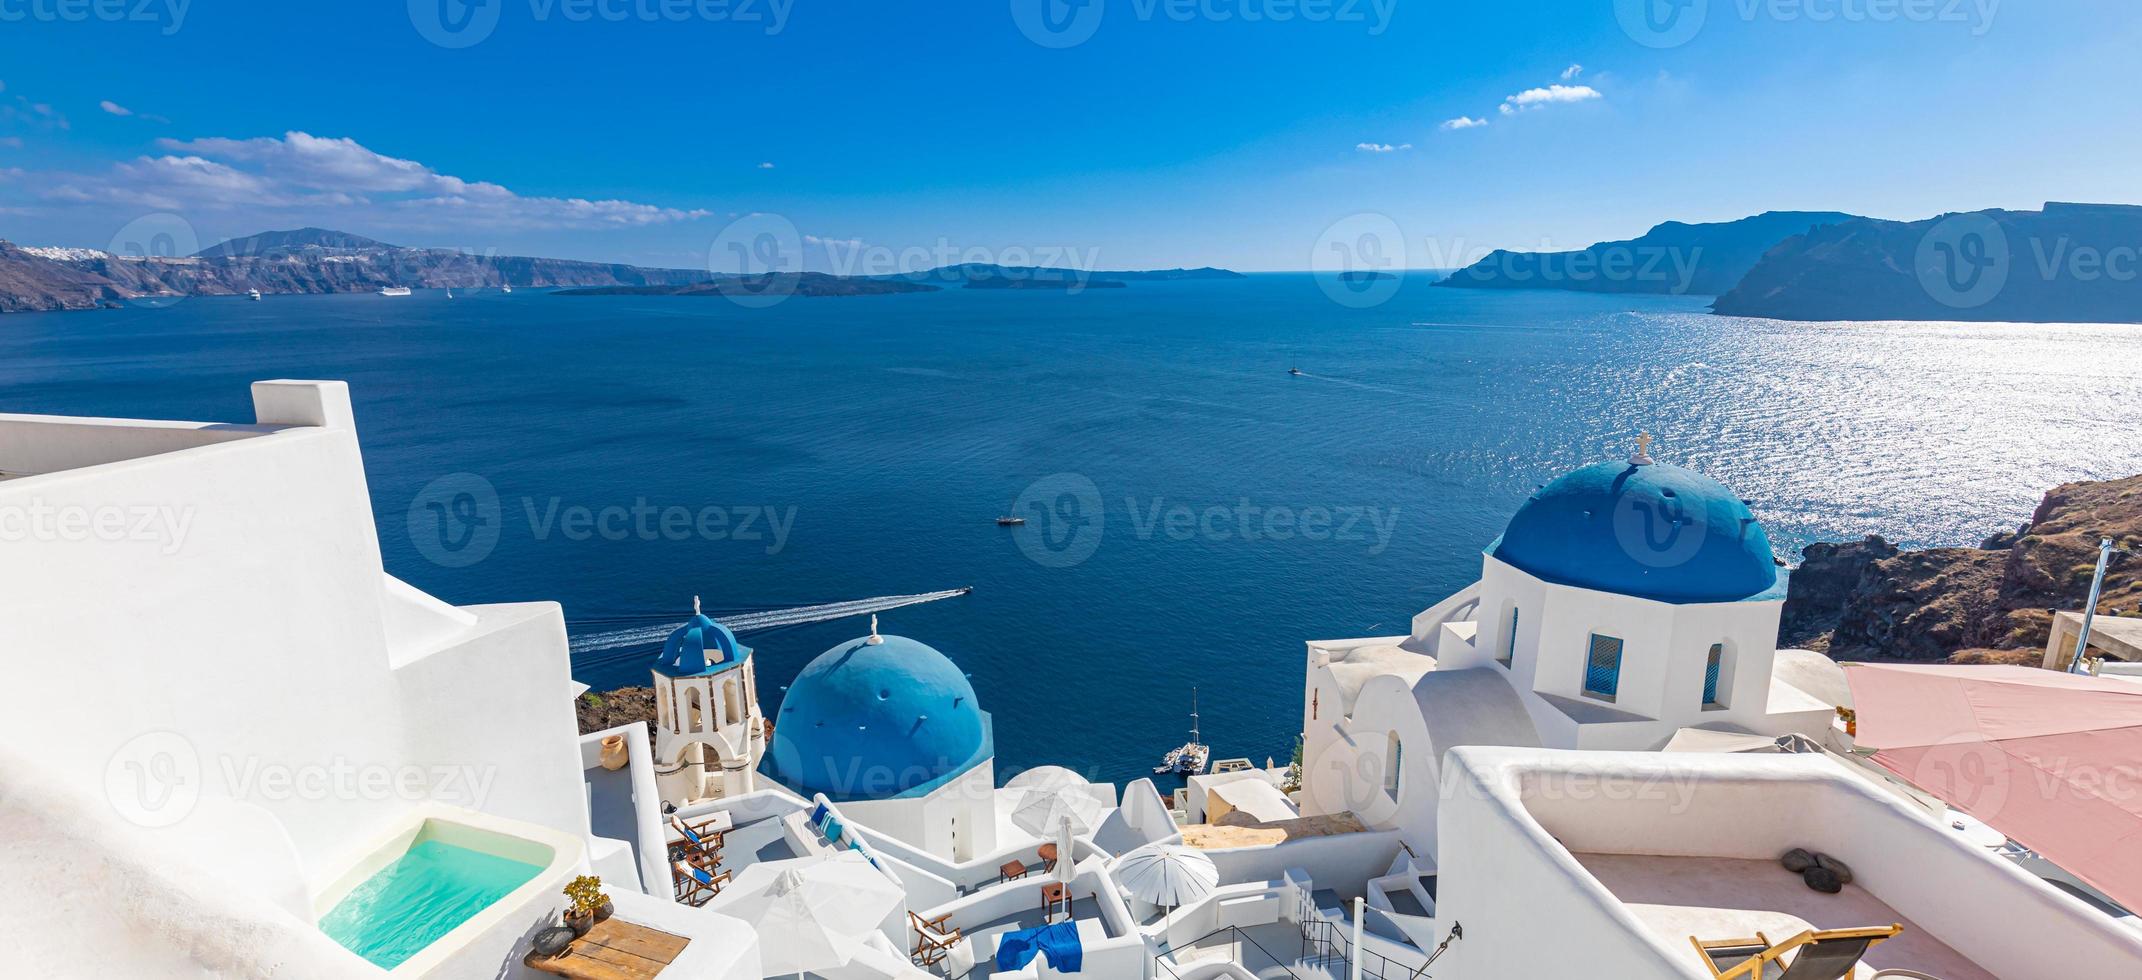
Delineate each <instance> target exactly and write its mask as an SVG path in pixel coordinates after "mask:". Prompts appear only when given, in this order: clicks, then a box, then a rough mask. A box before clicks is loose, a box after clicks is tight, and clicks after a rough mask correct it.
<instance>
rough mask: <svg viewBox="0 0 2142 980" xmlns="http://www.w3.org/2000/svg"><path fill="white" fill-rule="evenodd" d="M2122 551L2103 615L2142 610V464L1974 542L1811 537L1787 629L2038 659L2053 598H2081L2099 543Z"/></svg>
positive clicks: (1895, 645) (1902, 649) (1901, 655)
mask: <svg viewBox="0 0 2142 980" xmlns="http://www.w3.org/2000/svg"><path fill="white" fill-rule="evenodd" d="M2106 536H2109V537H2111V538H2112V539H2113V541H2114V543H2115V546H2116V547H2117V548H2119V549H2121V550H2122V551H2125V552H2127V553H2128V554H2127V555H2121V554H2119V553H2118V552H2115V554H2114V558H2113V562H2112V564H2111V566H2110V568H2109V569H2108V571H2107V572H2106V576H2105V588H2104V593H2103V595H2102V596H2101V597H2100V599H2099V602H2098V613H2099V614H2100V615H2114V614H2117V615H2122V616H2135V615H2142V476H2133V477H2128V478H2126V479H2124V480H2110V481H2105V482H2099V483H2070V484H2065V485H2063V486H2060V487H2057V488H2055V489H2054V490H2053V491H2052V492H2051V493H2048V494H2046V496H2045V499H2044V501H2042V502H2041V503H2039V505H2038V509H2037V511H2036V512H2035V513H2033V514H2032V515H2031V518H2030V520H2029V521H2028V522H2026V523H2024V524H2023V525H2022V526H2021V527H2020V528H2018V529H2016V530H2015V531H2012V532H2008V533H2003V534H1996V535H1994V536H1993V537H1991V538H1988V539H1987V540H1986V541H1985V542H1984V543H1983V544H1982V545H1980V546H1979V547H1976V548H1933V549H1928V550H1924V551H1902V550H1899V549H1898V548H1897V547H1896V546H1894V545H1891V544H1890V543H1889V542H1887V541H1885V540H1883V539H1882V538H1880V537H1878V536H1870V537H1868V538H1867V539H1866V540H1863V541H1854V542H1848V543H1843V544H1829V543H1821V544H1811V545H1808V546H1807V548H1806V549H1804V550H1803V552H1802V556H1803V559H1804V560H1803V561H1802V563H1801V565H1800V567H1799V568H1798V569H1797V570H1795V571H1794V572H1793V574H1792V580H1791V584H1790V589H1789V592H1788V594H1787V595H1786V598H1785V616H1784V621H1783V623H1782V625H1781V626H1780V629H1779V634H1780V636H1779V638H1780V640H1781V641H1782V642H1783V643H1785V644H1787V645H1792V646H1806V647H1809V648H1812V649H1818V650H1823V649H1826V650H1828V652H1829V654H1830V655H1831V656H1832V657H1835V658H1837V659H1840V660H1872V659H1881V660H1947V659H1951V658H1957V659H1961V660H1965V661H1982V660H2010V661H2019V662H2029V663H2035V662H2037V654H2038V652H2040V651H2042V650H2043V649H2044V647H2045V641H2046V635H2047V631H2048V629H2049V628H2050V625H2051V616H2050V615H2049V613H2048V612H2047V610H2050V609H2080V608H2082V605H2083V602H2084V601H2085V600H2086V599H2087V597H2088V594H2089V589H2090V577H2091V574H2092V573H2093V571H2094V570H2095V568H2096V564H2097V543H2098V539H2099V538H2100V537H2106Z"/></svg>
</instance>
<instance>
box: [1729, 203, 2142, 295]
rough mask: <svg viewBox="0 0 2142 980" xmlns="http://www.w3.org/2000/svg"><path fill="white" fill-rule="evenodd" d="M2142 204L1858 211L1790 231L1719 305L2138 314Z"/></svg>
mask: <svg viewBox="0 0 2142 980" xmlns="http://www.w3.org/2000/svg"><path fill="white" fill-rule="evenodd" d="M2138 248H2142V208H2138V207H2128V206H2124V205H2111V204H2058V203H2054V204H2047V205H2046V206H2045V210H2043V211H1977V212H1970V213H1964V214H1952V215H1944V216H1942V217H1939V218H1930V219H1928V220H1925V221H1910V222H1905V221H1877V220H1874V219H1871V218H1861V219H1857V220H1854V221H1848V222H1844V223H1842V224H1835V225H1829V226H1825V227H1821V228H1816V229H1814V230H1812V231H1810V232H1808V233H1807V234H1804V235H1799V236H1796V237H1794V238H1791V239H1788V240H1786V241H1785V242H1783V243H1781V244H1779V245H1778V246H1777V247H1776V248H1774V249H1772V250H1771V251H1770V252H1769V253H1768V254H1766V255H1764V256H1763V258H1762V261H1761V262H1758V263H1756V265H1755V267H1754V268H1752V269H1749V270H1748V274H1747V275H1746V276H1745V277H1744V278H1742V279H1741V281H1740V283H1739V285H1737V286H1735V287H1733V288H1732V289H1731V290H1729V291H1727V292H1726V293H1724V294H1723V295H1720V296H1719V297H1718V302H1717V303H1716V304H1715V305H1714V306H1713V307H1712V310H1713V311H1714V312H1717V313H1721V314H1725V315H1729V316H1754V317H1767V318H1770V319H1777V320H1973V321H2001V322H2020V323H2142V251H2138Z"/></svg>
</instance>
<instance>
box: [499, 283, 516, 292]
mask: <svg viewBox="0 0 2142 980" xmlns="http://www.w3.org/2000/svg"><path fill="white" fill-rule="evenodd" d="M498 291H499V292H502V293H510V292H512V291H513V284H512V283H510V282H502V283H499V284H498Z"/></svg>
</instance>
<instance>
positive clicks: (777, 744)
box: [0, 290, 2142, 980]
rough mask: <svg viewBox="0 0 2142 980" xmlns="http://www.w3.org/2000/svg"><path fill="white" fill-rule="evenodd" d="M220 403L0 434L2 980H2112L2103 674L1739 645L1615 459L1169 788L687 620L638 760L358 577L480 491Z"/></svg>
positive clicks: (469, 632)
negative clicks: (394, 491) (771, 706)
mask: <svg viewBox="0 0 2142 980" xmlns="http://www.w3.org/2000/svg"><path fill="white" fill-rule="evenodd" d="M403 292H406V290H403ZM251 403H252V413H251V414H252V417H251V418H245V419H223V420H214V421H165V420H133V419H108V418H69V417H56V416H42V415H0V473H4V474H5V477H4V478H0V531H4V532H6V541H7V544H6V552H5V553H6V556H7V558H8V560H7V561H5V562H0V650H8V651H16V652H18V655H17V656H15V657H14V658H13V659H11V661H10V664H11V666H12V668H13V669H14V671H15V673H16V677H15V681H16V686H17V696H15V697H13V698H11V699H10V701H9V704H8V708H7V710H6V711H4V712H0V832H4V836H5V840H6V846H5V847H4V848H0V881H4V882H5V883H6V887H5V888H0V922H4V923H5V924H6V926H7V928H8V934H9V941H8V943H7V945H6V952H5V953H4V954H0V955H4V962H5V964H6V965H5V967H4V968H0V974H6V975H9V976H25V977H29V976H35V977H92V976H95V977H155V978H162V977H210V976H213V977H241V978H279V980H322V978H345V977H347V978H367V977H370V978H378V977H392V978H417V977H423V978H439V980H492V978H500V977H509V978H521V977H544V976H566V977H640V978H647V977H660V978H670V980H758V978H764V977H819V978H826V980H876V978H910V980H927V978H932V977H941V978H959V977H974V978H982V977H1014V978H1036V980H1039V978H1043V977H1057V976H1060V975H1080V976H1090V977H1096V978H1107V980H1148V978H1171V980H1215V978H1225V980H1273V978H1295V980H1342V978H1345V980H1353V978H1363V977H1367V978H1376V980H1400V978H1407V980H1414V978H1426V977H1433V978H1437V980H1514V978H1535V977H1539V978H1544V977H1581V978H1601V980H1684V978H1685V980H1718V978H1721V977H1725V978H1732V980H1742V978H1748V980H1762V978H1775V977H1779V976H1783V977H1786V978H1788V980H1803V978H1827V980H1841V978H1846V977H1851V978H1857V980H1874V978H1894V980H1908V978H1919V980H1923V978H1929V977H1932V978H1939V980H1988V978H2002V980H2052V978H2059V980H2133V978H2134V977H2137V976H2142V928H2138V927H2137V925H2136V922H2135V919H2134V917H2133V916H2132V915H2131V914H2130V913H2129V912H2128V911H2127V910H2128V909H2130V908H2134V907H2136V906H2137V904H2138V903H2142V862H2138V861H2137V860H2136V859H2135V858H2134V856H2133V855H2134V852H2135V849H2134V848H2133V847H2132V846H2131V843H2130V842H2131V840H2132V839H2133V837H2134V834H2135V833H2136V832H2137V831H2138V830H2142V815H2138V813H2137V811H2136V809H2135V808H2134V807H2133V806H2132V803H2131V800H2129V801H2127V802H2123V797H2121V795H2120V793H2119V791H2118V787H2119V786H2122V785H2127V786H2131V785H2132V783H2131V782H2125V783H2123V782H2122V780H2121V778H2120V777H2122V776H2123V775H2125V774H2127V771H2126V770H2125V769H2122V768H2121V767H2122V766H2126V767H2131V766H2132V765H2133V762H2132V760H2131V758H2129V759H2128V761H2126V762H2122V761H2120V757H2119V755H2118V753H2114V754H2112V755H2110V756H2107V755H2105V754H2104V746H2106V745H2119V744H2124V743H2121V742H2119V741H2118V736H2116V735H2106V736H2103V737H2095V736H2093V735H2092V733H2093V732H2095V731H2098V730H2105V731H2132V730H2134V726H2135V724H2136V722H2137V715H2136V711H2137V710H2138V709H2137V705H2138V704H2142V680H2138V679H2137V678H2136V677H2135V676H2134V673H2133V671H2132V670H2131V669H2130V668H2129V665H2126V664H2123V663H2120V662H2119V661H2118V658H2117V657H2115V656H2113V655H2111V654H2110V653H2107V654H2106V656H2105V657H2104V658H2099V657H2097V656H2096V655H2095V653H2093V652H2092V651H2089V650H2086V651H2085V653H2086V654H2088V656H2086V658H2085V659H2084V660H2082V661H2080V662H2077V663H2074V664H2067V663H2065V662H2062V661H2060V659H2059V656H2058V654H2059V651H2057V650H2050V651H2049V655H2048V656H2049V665H2050V666H2054V667H2064V666H2065V667H2072V668H2073V669H2069V670H2039V669H2037V668H2022V667H1984V668H1974V667H1947V666H1910V667H1895V666H1887V667H1877V666H1857V667H1851V668H1844V667H1840V666H1838V665H1837V664H1835V663H1833V662H1831V661H1830V660H1829V659H1828V658H1826V657H1824V656H1821V655H1819V654H1815V653H1810V652H1808V651H1804V650H1792V649H1779V648H1778V645H1777V634H1778V621H1779V616H1780V611H1781V608H1782V604H1783V595H1784V587H1785V573H1784V572H1783V571H1782V570H1781V569H1780V568H1779V567H1778V566H1777V565H1776V563H1775V562H1774V561H1773V559H1772V550H1771V546H1770V543H1769V540H1768V538H1767V536H1766V535H1765V533H1764V531H1763V528H1762V525H1761V522H1760V521H1759V520H1757V519H1756V517H1755V516H1754V515H1753V514H1751V513H1750V512H1749V511H1748V509H1747V507H1746V505H1745V504H1744V503H1742V502H1741V500H1740V498H1739V497H1738V496H1737V495H1735V494H1734V493H1733V492H1732V491H1731V490H1729V489H1728V488H1726V487H1724V486H1721V485H1720V484H1719V483H1717V482H1716V481H1714V480H1712V479H1710V478H1708V477H1706V476H1704V475H1703V474H1701V473H1698V472H1696V471H1694V470H1692V469H1688V468H1684V467H1680V466H1676V465H1673V464H1672V463H1671V462H1669V461H1665V460H1662V459H1656V458H1654V456H1653V453H1652V452H1651V449H1650V447H1649V446H1648V445H1639V446H1638V447H1637V449H1636V451H1635V452H1634V453H1633V454H1631V455H1630V456H1629V457H1628V458H1626V459H1621V458H1615V459H1606V460H1601V461H1598V462H1596V463H1594V464H1592V465H1589V466H1585V467H1582V468H1579V469H1577V470H1574V471H1572V472H1570V473H1568V474H1566V475H1564V476H1562V477H1560V478H1559V479H1557V480H1555V481H1554V482H1552V483H1549V484H1547V485H1546V486H1544V487H1542V488H1541V489H1540V490H1539V491H1538V492H1537V493H1535V494H1534V495H1533V496H1532V498H1531V499H1530V500H1528V501H1527V502H1525V503H1524V504H1523V505H1522V506H1521V507H1519V508H1518V509H1517V510H1516V511H1515V512H1514V513H1512V514H1511V515H1509V516H1508V519H1507V525H1506V527H1505V528H1504V530H1503V533H1502V534H1501V535H1500V536H1499V537H1497V538H1495V539H1494V540H1492V541H1486V542H1481V544H1482V546H1483V550H1482V551H1481V552H1480V553H1479V555H1478V560H1479V562H1480V572H1479V575H1478V578H1477V581H1475V582H1473V583H1472V584H1471V585H1468V586H1467V587H1465V588H1464V589H1462V590H1460V591H1458V592H1457V593H1456V594H1453V595H1451V596H1448V597H1446V598H1443V599H1441V600H1440V601H1438V602H1436V603H1435V604H1433V605H1431V606H1430V607H1429V608H1427V609H1425V610H1422V611H1420V612H1419V613H1418V614H1417V615H1415V616H1414V617H1413V618H1412V620H1411V623H1410V627H1409V628H1408V629H1407V630H1406V631H1405V632H1404V633H1402V634H1396V635H1387V636H1371V637H1353V638H1340V639H1314V638H1308V637H1302V638H1298V642H1300V643H1301V646H1300V647H1299V650H1300V655H1301V659H1300V661H1299V672H1298V673H1296V672H1295V671H1293V670H1291V669H1290V670H1286V671H1281V672H1277V673H1274V674H1272V675H1270V676H1265V677H1261V678H1257V679H1255V680H1250V681H1244V682H1252V683H1270V684H1284V685H1287V686H1288V688H1289V689H1292V688H1293V687H1294V686H1296V685H1299V694H1300V717H1299V727H1298V729H1297V730H1296V731H1293V732H1289V731H1278V732H1273V733H1272V738H1273V741H1274V742H1275V743H1276V744H1280V745H1284V744H1285V743H1286V741H1288V740H1290V738H1291V737H1294V736H1297V735H1298V737H1299V738H1300V740H1301V746H1302V752H1301V757H1300V761H1299V762H1298V763H1296V764H1290V765H1279V764H1274V763H1272V762H1270V761H1269V760H1267V761H1266V762H1265V763H1264V764H1261V765H1260V764H1256V763H1253V762H1251V761H1250V760H1249V759H1248V758H1228V757H1225V756H1226V755H1227V751H1226V750H1228V749H1229V748H1235V750H1236V751H1238V752H1242V751H1243V750H1242V749H1241V748H1239V747H1229V746H1217V747H1216V748H1217V749H1219V750H1220V752H1219V754H1220V755H1221V756H1223V757H1221V758H1217V759H1215V760H1214V761H1213V764H1212V766H1211V769H1210V771H1209V772H1202V773H1199V774H1196V775H1190V776H1188V777H1186V778H1185V779H1184V780H1183V783H1184V785H1182V786H1180V787H1177V788H1174V789H1172V790H1171V791H1169V792H1167V793H1165V794H1163V793H1162V792H1161V791H1160V790H1159V789H1158V788H1156V786H1155V785H1154V783H1153V782H1152V781H1151V780H1150V779H1137V780H1133V781H1131V782H1128V783H1125V784H1121V785H1115V784H1108V783H1096V782H1091V781H1089V780H1088V779H1086V778H1084V777H1082V776H1081V775H1079V774H1078V773H1076V772H1074V771H1073V770H1072V769H1071V768H1068V767H1054V766H1044V767H1040V768H1034V769H1025V770H1022V771H1016V772H1015V771H1011V770H1010V769H1009V768H1005V767H1000V766H999V765H998V763H997V759H996V752H995V746H996V739H995V723H996V718H997V717H998V714H997V713H1001V712H1007V711H1009V712H1038V711H1040V710H1041V709H1040V708H1039V707H1038V706H1036V705H1033V704H1025V705H1021V704H1007V703H1002V702H999V703H994V704H988V705H985V704H984V703H983V701H982V700H981V699H980V698H979V697H978V696H977V692H976V691H975V689H974V687H973V686H972V684H971V683H970V682H969V681H968V679H967V676H966V674H965V673H964V672H963V671H962V670H961V669H960V667H959V665H958V664H956V663H954V662H953V661H952V659H951V658H949V657H947V656H946V655H945V654H944V653H942V652H940V651H938V650H937V649H935V648H934V647H932V646H931V645H930V643H929V642H928V639H927V638H926V637H915V636H908V635H904V634H902V633H901V632H900V631H899V630H898V629H897V628H895V627H896V626H897V624H894V623H887V624H880V623H878V622H876V621H875V620H873V621H871V622H870V623H868V624H867V625H866V624H864V623H862V622H860V621H857V622H856V623H855V626H854V629H853V631H852V633H851V638H849V639H846V640H843V641H841V642H840V643H837V644H835V645H833V646H832V647H831V648H830V649H827V650H826V651H825V652H824V653H822V654H820V655H818V656H817V657H816V658H815V659H812V660H810V661H809V662H808V663H807V664H805V665H804V666H803V667H802V669H801V671H800V672H799V673H797V674H796V675H795V676H794V678H793V679H792V680H790V679H788V678H786V677H784V676H761V675H760V673H759V671H760V670H761V669H762V667H764V665H763V664H762V663H761V662H760V658H759V657H757V656H755V654H754V651H753V649H752V648H751V647H750V646H748V645H746V644H744V643H743V642H741V641H740V640H739V639H738V637H737V635H736V633H735V632H734V631H732V630H731V629H730V628H728V627H727V626H725V625H724V624H723V623H721V622H719V621H718V620H716V619H714V618H712V617H710V616H707V615H705V614H704V613H703V612H701V611H700V609H699V607H698V605H697V603H696V602H693V601H688V597H677V598H676V599H674V600H672V601H676V603H677V606H678V613H677V617H678V620H679V622H678V623H677V624H676V625H675V626H674V627H673V628H671V629H670V631H669V632H668V633H667V635H666V636H665V637H662V640H661V648H660V650H659V652H656V653H652V654H650V655H649V656H648V657H647V660H646V662H645V664H644V670H645V671H646V677H647V683H648V684H649V685H650V686H651V689H652V692H653V697H652V701H653V706H652V709H651V711H650V714H649V717H647V718H646V719H645V720H642V721H635V722H632V723H630V724H626V725H623V726H621V727H618V728H614V729H609V730H605V731H596V732H589V733H584V734H583V733H581V732H580V731H579V730H578V726H577V724H576V719H575V712H574V701H575V699H577V698H580V697H581V696H582V695H584V694H585V693H587V692H586V690H585V688H583V687H581V686H580V685H578V684H576V683H574V681H573V679H572V676H571V672H570V664H569V659H568V651H569V646H568V641H567V636H566V629H565V617H564V610H563V609H562V608H561V607H560V606H559V605H558V604H557V603H556V602H553V601H547V600H545V599H544V597H541V596H530V597H527V598H526V601H519V602H503V603H487V604H480V605H467V606H460V605H454V604H451V603H448V602H446V601H443V600H441V599H439V598H437V597H434V596H432V595H429V594H427V593H425V592H424V591H422V590H420V589H419V588H417V587H415V586H413V585H411V584H410V583H408V582H404V581H402V580H400V579H398V578H396V577H394V576H393V575H391V574H389V572H388V571H387V569H386V566H385V565H384V563H383V561H382V558H381V549H380V540H381V537H382V535H384V534H388V533H396V534H400V533H405V531H406V533H410V534H412V536H415V537H418V539H419V540H435V541H436V542H438V543H439V546H440V547H442V548H446V549H448V550H455V549H457V548H460V547H467V546H469V541H470V540H471V539H472V538H473V537H476V536H480V535H483V534H485V533H495V532H496V526H495V524H494V525H486V524H484V523H483V521H482V519H481V516H482V513H483V508H482V506H481V501H480V500H476V499H474V498H476V497H479V496H480V493H479V491H480V488H477V487H455V486H445V487H435V488H432V489H430V490H427V491H426V495H427V499H424V500H420V501H418V504H417V505H416V506H412V507H411V508H409V510H408V517H407V521H408V525H409V526H408V528H406V529H405V528H403V527H402V526H401V524H402V522H403V518H402V517H401V516H400V514H399V513H397V514H396V516H395V519H394V523H395V526H394V527H393V528H385V527H381V526H378V525H376V524H375V519H374V508H373V495H372V488H371V487H370V486H369V484H368V483H367V479H366V470H365V465H364V458H363V449H362V443H361V440H360V438H359V432H360V420H359V419H358V417H357V415H356V413H355V411H354V410H353V408H352V401H351V397H350V392H349V390H348V388H347V387H346V386H345V385H344V384H342V383H339V382H332V381H299V380H277V381H262V382H258V383H256V384H254V385H253V386H252V389H251ZM1659 455H1661V456H1663V455H1665V454H1663V453H1661V454H1659ZM434 497H435V498H436V499H429V498H434ZM433 505H436V506H433ZM472 515H473V519H472ZM448 522H458V523H455V524H453V525H452V526H449V525H448ZM487 528H488V531H487ZM427 535H428V536H429V537H424V536H427ZM2098 652H2103V651H2098ZM1222 655H1223V654H1222V652H1221V651H1217V650H1216V651H1215V653H1214V656H1215V657H1216V658H1217V657H1219V656H1222ZM784 673H785V670H784ZM784 680H786V681H787V682H788V683H787V684H786V689H785V693H783V694H782V695H781V696H780V709H779V712H778V714H777V715H776V714H768V713H766V712H765V711H763V710H762V709H761V707H760V698H761V696H762V695H766V694H770V693H772V692H774V691H777V690H780V688H779V687H778V686H777V685H780V684H781V682H782V681H784ZM1971 708H1976V709H1978V710H1970V709H1971ZM1036 723H1038V724H1046V721H1045V720H1037V721H1036ZM1243 727H1245V726H1240V725H1237V726H1230V727H1229V730H1236V731H1239V730H1241V729H1242V728H1243ZM1286 727H1290V728H1291V727H1294V726H1293V725H1291V724H1289V725H1288V726H1286ZM2032 740H2037V741H2036V742H2035V743H2032ZM2018 744H2022V745H2023V747H2022V748H2015V747H2014V746H2016V745H2018ZM2029 744H2038V745H2040V746H2052V747H2053V748H2052V749H2051V750H2047V751H2039V752H2035V753H2034V752H2032V751H2030V750H2029V748H2028V746H2029ZM2002 746H2010V748H2009V749H2007V750H2003V749H2002V748H2001V747H2002ZM1245 754H1247V753H1245ZM1067 761H1068V760H1067ZM2062 767H2065V768H2062ZM2092 767H2097V768H2095V769H2093V768H2092ZM2093 771H2094V772H2095V773H2096V775H2097V776H2098V777H2101V778H2096V779H2085V778H2083V776H2084V775H2085V774H2086V773H2088V772H2093ZM2048 773H2053V774H2054V778H2047V777H2048Z"/></svg>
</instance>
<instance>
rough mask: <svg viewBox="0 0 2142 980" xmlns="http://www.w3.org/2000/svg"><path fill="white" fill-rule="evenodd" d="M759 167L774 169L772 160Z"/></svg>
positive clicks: (761, 168)
mask: <svg viewBox="0 0 2142 980" xmlns="http://www.w3.org/2000/svg"><path fill="white" fill-rule="evenodd" d="M759 169H760V170H772V169H773V164H772V163H771V162H768V163H762V164H759Z"/></svg>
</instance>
